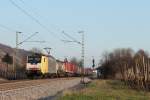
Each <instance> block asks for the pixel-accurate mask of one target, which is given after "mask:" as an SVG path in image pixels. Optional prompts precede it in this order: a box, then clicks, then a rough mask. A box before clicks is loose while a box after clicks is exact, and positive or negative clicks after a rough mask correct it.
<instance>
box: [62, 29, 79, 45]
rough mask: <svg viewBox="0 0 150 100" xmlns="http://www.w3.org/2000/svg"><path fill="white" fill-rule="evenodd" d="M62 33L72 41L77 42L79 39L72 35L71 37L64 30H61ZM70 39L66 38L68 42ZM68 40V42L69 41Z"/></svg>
mask: <svg viewBox="0 0 150 100" xmlns="http://www.w3.org/2000/svg"><path fill="white" fill-rule="evenodd" d="M62 33H63V34H64V35H65V36H66V37H68V38H69V39H71V41H73V42H78V43H79V41H78V40H77V39H75V38H74V37H72V36H70V35H69V34H67V33H66V32H65V31H62ZM69 41H70V40H68V42H69ZM71 41H70V42H71Z"/></svg>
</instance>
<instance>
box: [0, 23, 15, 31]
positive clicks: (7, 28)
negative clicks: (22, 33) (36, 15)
mask: <svg viewBox="0 0 150 100" xmlns="http://www.w3.org/2000/svg"><path fill="white" fill-rule="evenodd" d="M0 27H1V28H3V29H5V30H8V31H10V32H16V30H14V29H12V28H9V27H7V26H5V25H2V24H0Z"/></svg>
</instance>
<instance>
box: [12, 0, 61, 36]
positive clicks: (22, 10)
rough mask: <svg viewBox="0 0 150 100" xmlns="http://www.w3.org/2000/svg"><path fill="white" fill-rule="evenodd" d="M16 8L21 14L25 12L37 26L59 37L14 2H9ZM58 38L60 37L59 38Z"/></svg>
mask: <svg viewBox="0 0 150 100" xmlns="http://www.w3.org/2000/svg"><path fill="white" fill-rule="evenodd" d="M9 1H10V2H11V3H12V4H13V5H14V6H15V7H16V8H18V9H19V10H20V11H21V12H23V13H24V14H25V15H27V16H28V17H29V18H31V19H32V20H33V21H35V22H36V23H37V24H39V25H40V26H41V27H42V28H43V29H45V30H46V31H47V32H48V33H50V34H52V35H53V36H54V37H57V35H56V34H54V33H53V32H51V31H50V30H49V29H48V28H47V27H46V26H45V25H43V24H42V23H41V22H40V21H39V20H38V19H36V18H35V17H34V16H32V15H31V14H29V13H28V12H27V11H26V10H24V9H23V8H21V7H20V6H18V5H17V4H16V3H15V2H14V1H13V0H9ZM57 38H58V37H57Z"/></svg>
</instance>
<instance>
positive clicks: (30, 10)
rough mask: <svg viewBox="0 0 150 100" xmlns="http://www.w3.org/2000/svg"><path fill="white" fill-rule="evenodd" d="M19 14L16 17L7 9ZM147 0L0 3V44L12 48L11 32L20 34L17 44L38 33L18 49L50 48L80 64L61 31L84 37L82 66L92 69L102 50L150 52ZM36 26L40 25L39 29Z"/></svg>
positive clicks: (76, 47) (77, 51) (78, 50)
mask: <svg viewBox="0 0 150 100" xmlns="http://www.w3.org/2000/svg"><path fill="white" fill-rule="evenodd" d="M11 1H13V2H14V3H15V4H17V5H18V6H19V8H21V9H23V11H25V12H26V13H27V14H28V15H27V14H25V13H24V12H22V11H21V10H20V9H18V8H17V7H16V6H14V5H13V4H12V2H11ZM149 5H150V0H1V3H0V43H3V44H7V45H9V46H12V47H15V32H16V31H21V32H22V34H20V35H19V42H21V41H23V40H24V39H26V38H27V37H28V36H30V35H31V34H34V33H35V32H38V34H37V35H35V36H34V37H32V38H31V39H30V41H46V43H26V42H25V43H23V44H22V45H20V46H19V48H21V49H25V50H30V49H31V48H33V47H37V48H41V49H42V48H44V47H51V48H52V51H51V54H52V55H53V56H54V57H56V58H58V59H64V58H65V57H68V58H71V57H77V58H79V59H80V56H81V46H80V45H78V44H76V43H63V42H62V41H61V40H68V39H69V38H67V37H66V36H65V35H63V34H62V31H65V32H66V33H68V34H69V35H71V36H72V37H74V38H76V39H77V40H78V41H81V35H80V34H79V33H78V32H79V31H81V30H82V31H84V34H85V64H86V66H87V67H90V66H92V57H94V58H95V59H96V63H98V61H99V60H100V59H101V57H102V54H103V52H104V51H112V50H113V49H115V48H132V49H133V50H135V51H137V50H138V49H144V50H146V51H148V52H150V45H149V38H150V13H149V12H150V6H149ZM39 23H40V24H39Z"/></svg>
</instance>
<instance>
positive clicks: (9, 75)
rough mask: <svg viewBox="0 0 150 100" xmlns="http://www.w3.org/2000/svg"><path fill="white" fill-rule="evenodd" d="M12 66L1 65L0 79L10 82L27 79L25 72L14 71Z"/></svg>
mask: <svg viewBox="0 0 150 100" xmlns="http://www.w3.org/2000/svg"><path fill="white" fill-rule="evenodd" d="M12 68H13V67H12V65H7V64H5V63H0V77H2V78H5V79H8V80H19V79H26V78H27V76H26V74H25V72H23V71H13V69H12Z"/></svg>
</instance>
